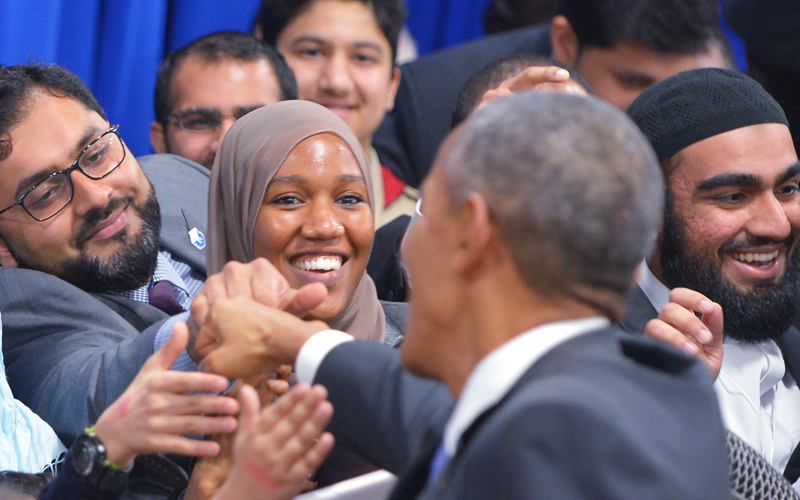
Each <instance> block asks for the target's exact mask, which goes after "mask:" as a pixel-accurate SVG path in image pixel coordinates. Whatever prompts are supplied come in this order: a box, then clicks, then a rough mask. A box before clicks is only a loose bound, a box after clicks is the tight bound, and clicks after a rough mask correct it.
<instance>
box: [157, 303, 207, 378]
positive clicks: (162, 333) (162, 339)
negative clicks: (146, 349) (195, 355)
mask: <svg viewBox="0 0 800 500" xmlns="http://www.w3.org/2000/svg"><path fill="white" fill-rule="evenodd" d="M187 319H189V312H188V311H187V312H184V313H180V314H176V315H175V316H172V317H171V318H169V319H168V320H167V321H165V322H164V324H163V325H161V328H159V329H158V332H156V339H155V342H153V352H156V351H158V350H159V349H161V348H162V347H164V344H166V343H167V342H168V341H169V339H171V338H172V327H173V326H174V325H175V323H177V322H178V321H183V322H185V321H186V320H187ZM171 370H175V371H179V372H195V371H197V363H195V362H194V361H193V360H192V358H191V357H189V353H188V352H186V351H183V352H182V353H181V355H180V356H178V359H177V360H176V361H175V364H173V365H172V368H171Z"/></svg>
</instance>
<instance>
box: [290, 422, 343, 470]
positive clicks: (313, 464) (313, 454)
mask: <svg viewBox="0 0 800 500" xmlns="http://www.w3.org/2000/svg"><path fill="white" fill-rule="evenodd" d="M333 445H334V439H333V434H331V433H330V432H324V433H322V434H321V435H320V436H319V438H318V439H317V440H316V441H315V442H314V443H313V445H312V446H311V449H309V450H307V451H306V452H305V453H304V454H303V455H301V456H300V457H298V459H297V460H296V461H295V463H294V465H293V466H292V468H291V469H290V470H289V475H290V476H291V477H294V478H305V477H308V476H309V475H311V473H313V472H314V471H315V470H317V469H318V468H319V467H320V465H322V462H324V461H325V458H327V456H328V454H329V453H330V452H331V450H333Z"/></svg>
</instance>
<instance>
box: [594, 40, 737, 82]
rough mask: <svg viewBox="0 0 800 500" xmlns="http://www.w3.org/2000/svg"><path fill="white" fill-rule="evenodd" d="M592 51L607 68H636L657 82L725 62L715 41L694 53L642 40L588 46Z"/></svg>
mask: <svg viewBox="0 0 800 500" xmlns="http://www.w3.org/2000/svg"><path fill="white" fill-rule="evenodd" d="M587 53H594V54H595V56H596V57H599V58H601V59H602V60H603V62H604V64H605V66H606V67H607V68H608V69H610V70H616V71H625V72H635V73H640V74H642V75H646V76H649V77H650V78H652V79H653V80H654V82H658V81H661V80H664V79H665V78H669V77H670V76H672V75H675V74H678V73H680V72H681V71H688V70H691V69H700V68H724V67H727V66H728V63H727V61H726V60H725V57H724V56H723V54H722V51H721V50H720V48H719V46H718V45H717V44H711V46H710V47H709V49H708V50H705V51H702V52H698V53H695V54H670V53H660V52H656V51H654V50H652V49H650V48H649V47H647V46H646V45H644V44H642V43H638V42H636V43H634V42H620V43H618V44H617V45H616V46H615V47H613V48H610V49H606V48H597V47H591V48H589V50H587Z"/></svg>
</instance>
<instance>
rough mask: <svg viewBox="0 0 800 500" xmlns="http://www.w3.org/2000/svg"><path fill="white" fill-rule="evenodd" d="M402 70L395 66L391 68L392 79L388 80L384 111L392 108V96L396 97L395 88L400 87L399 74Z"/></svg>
mask: <svg viewBox="0 0 800 500" xmlns="http://www.w3.org/2000/svg"><path fill="white" fill-rule="evenodd" d="M401 75H402V72H401V71H400V68H398V67H396V66H395V68H394V69H393V70H392V80H391V81H390V82H389V92H388V93H387V94H386V112H387V113H388V112H389V111H391V110H392V109H394V98H395V97H397V89H398V88H400V76H401Z"/></svg>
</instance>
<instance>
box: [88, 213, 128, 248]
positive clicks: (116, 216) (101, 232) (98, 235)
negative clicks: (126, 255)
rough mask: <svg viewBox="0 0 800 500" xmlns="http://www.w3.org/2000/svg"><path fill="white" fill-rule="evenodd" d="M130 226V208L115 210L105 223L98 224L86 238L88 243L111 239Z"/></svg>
mask: <svg viewBox="0 0 800 500" xmlns="http://www.w3.org/2000/svg"><path fill="white" fill-rule="evenodd" d="M127 225H128V206H124V207H121V208H118V209H116V210H114V211H113V212H112V213H111V215H110V216H109V217H108V218H107V219H106V220H105V221H103V222H101V223H100V224H98V225H97V226H96V227H95V228H94V229H93V230H92V232H91V234H89V237H88V238H86V241H93V240H94V241H97V240H105V239H108V238H111V237H112V236H114V235H115V234H117V233H119V232H120V231H122V230H123V229H125V227H126V226H127Z"/></svg>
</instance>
